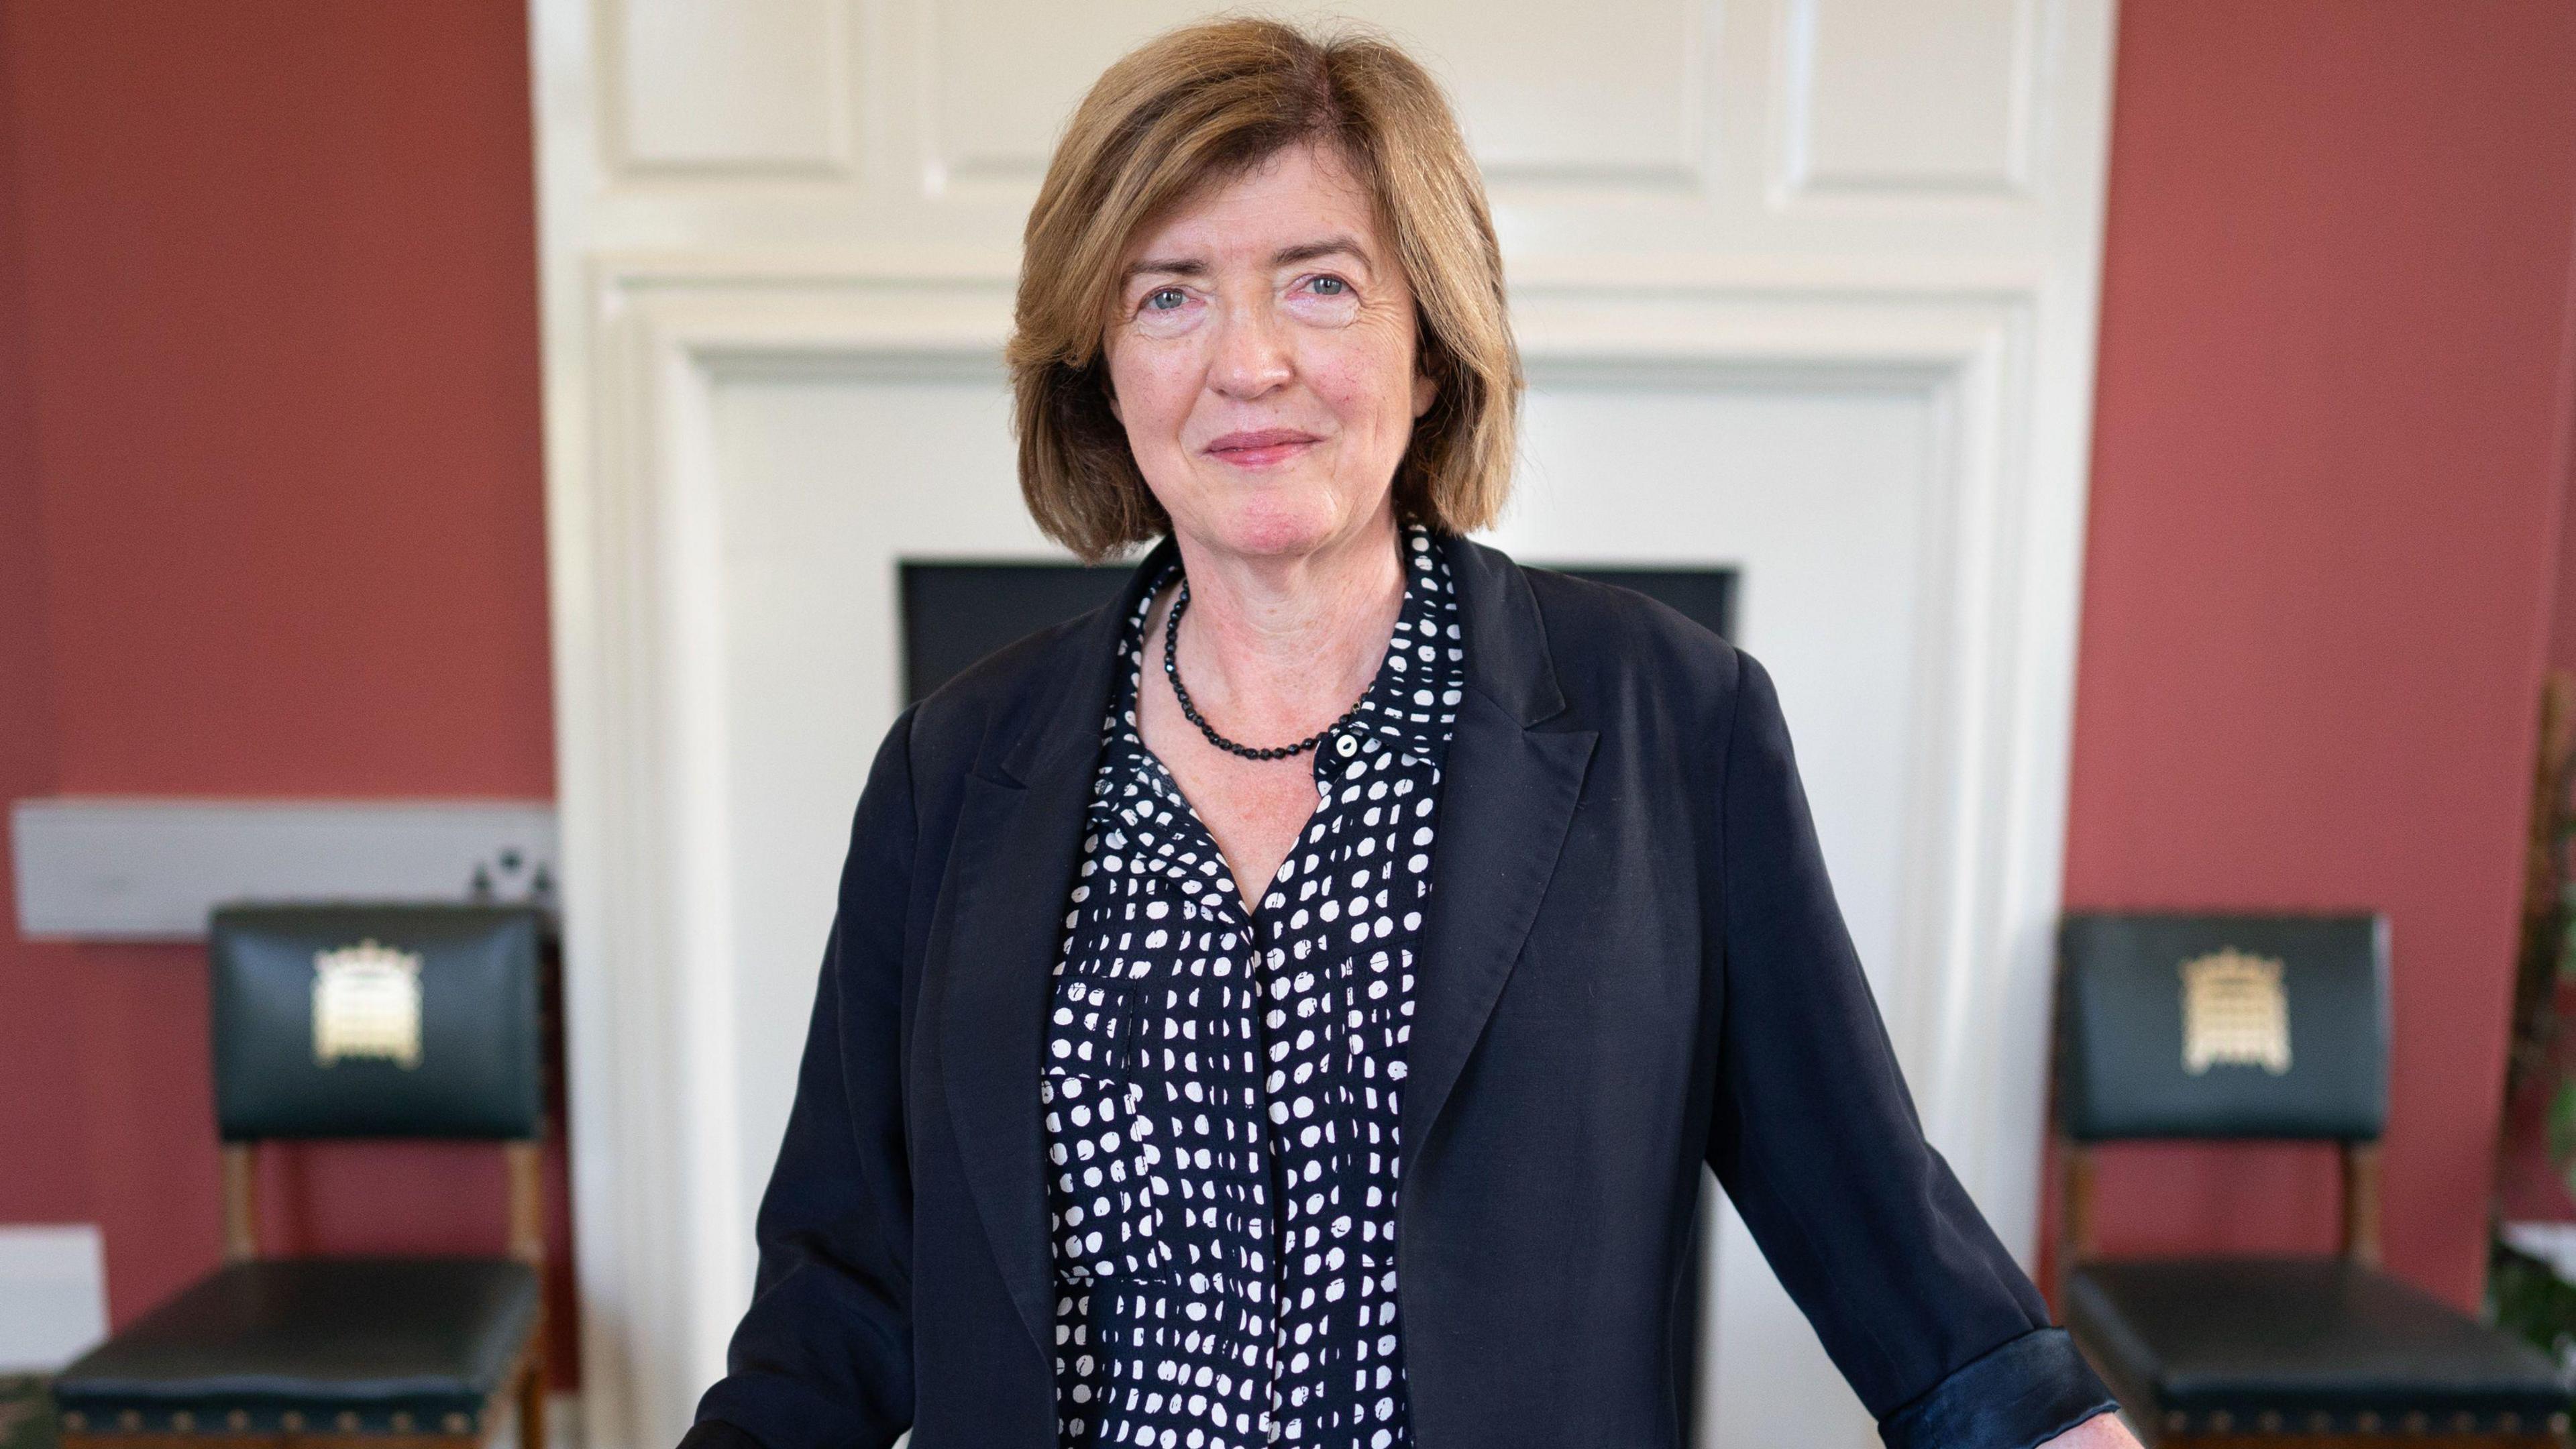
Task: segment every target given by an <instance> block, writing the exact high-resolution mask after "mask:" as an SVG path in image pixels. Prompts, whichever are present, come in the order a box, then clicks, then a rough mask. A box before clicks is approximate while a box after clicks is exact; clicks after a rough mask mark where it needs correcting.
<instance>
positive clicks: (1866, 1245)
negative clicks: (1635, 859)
mask: <svg viewBox="0 0 2576 1449" xmlns="http://www.w3.org/2000/svg"><path fill="white" fill-rule="evenodd" d="M1737 658H1738V660H1739V661H1740V670H1739V674H1738V679H1737V688H1736V691H1735V713H1734V720H1733V726H1732V729H1731V731H1730V734H1729V738H1728V743H1727V747H1726V748H1727V755H1726V762H1725V771H1724V779H1723V785H1722V789H1723V792H1724V800H1723V821H1722V826H1721V829H1722V845H1721V849H1722V851H1723V854H1724V859H1723V862H1722V869H1723V885H1722V891H1721V894H1722V899H1723V911H1724V946H1723V952H1724V960H1723V962H1722V971H1723V984H1722V988H1721V989H1722V993H1723V994H1722V997H1721V1001H1722V1008H1721V1009H1722V1012H1723V1015H1722V1024H1721V1029H1720V1030H1721V1039H1720V1044H1719V1054H1720V1055H1719V1074H1718V1084H1717V1101H1716V1110H1715V1114H1714V1116H1713V1117H1712V1119H1711V1123H1710V1129H1709V1141H1708V1161H1709V1165H1710V1166H1711V1167H1712V1168H1714V1169H1715V1170H1716V1172H1717V1176H1718V1180H1719V1181H1720V1182H1721V1183H1722V1184H1724V1186H1725V1188H1726V1192H1727V1196H1728V1197H1729V1198H1730V1199H1732V1200H1733V1201H1734V1203H1735V1205H1736V1208H1737V1210H1738V1211H1739V1212H1741V1213H1742V1214H1743V1217H1744V1221H1745V1225H1746V1226H1747V1227H1749V1228H1750V1229H1751V1230H1752V1232H1753V1236H1754V1240H1755V1241H1756V1242H1757V1243H1759V1244H1760V1245H1761V1248H1762V1252H1763V1256H1765V1257H1766V1258H1768V1259H1769V1260H1770V1263H1771V1266H1772V1269H1773V1271H1774V1272H1776V1273H1777V1274H1778V1275H1779V1277H1780V1281H1781V1283H1782V1284H1783V1285H1784V1286H1785V1287H1787V1289H1788V1290H1789V1293H1790V1296H1791V1297H1792V1298H1794V1299H1795V1300H1796V1301H1797V1304H1798V1306H1799V1308H1800V1309H1802V1310H1803V1311H1804V1312H1805V1313H1806V1316H1807V1319H1808V1321H1809V1322H1810V1323H1812V1324H1813V1325H1814V1326H1815V1329H1816V1333H1817V1335H1818V1337H1820V1338H1821V1339H1822V1340H1823V1341H1824V1346H1825V1351H1826V1352H1827V1353H1828V1354H1830V1355H1832V1357H1833V1360H1834V1364H1835V1366H1836V1367H1837V1368H1839V1369H1840V1370H1841V1371H1842V1373H1843V1376H1844V1377H1845V1378H1846V1379H1848V1380H1849V1381H1850V1383H1851V1386H1852V1388H1853V1390H1854V1392H1856V1393H1857V1394H1859V1396H1860V1399H1861V1402H1862V1403H1864V1404H1865V1405H1867V1406H1868V1408H1869V1411H1870V1413H1872V1414H1873V1415H1875V1416H1877V1418H1878V1421H1879V1433H1880V1436H1881V1437H1882V1438H1883V1439H1885V1440H1886V1442H1887V1443H1888V1445H1889V1446H1890V1449H2029V1446H2032V1445H2036V1444H2041V1443H2044V1442H2046V1441H2047V1440H2048V1439H2050V1438H2052V1437H2054V1436H2056V1435H2057V1434H2060V1433H2063V1432H2064V1431H2066V1430H2068V1429H2071V1428H2073V1427H2074V1426H2075V1425H2077V1424H2078V1423H2081V1422H2082V1421H2084V1420H2086V1419H2089V1418H2091V1417H2093V1416H2094V1415H2096V1414H2099V1413H2102V1412H2104V1411H2106V1410H2108V1409H2110V1408H2112V1407H2113V1404H2112V1400H2111V1396H2110V1394H2109V1393H2108V1392H2107V1391H2105V1389H2104V1387H2103V1385H2102V1382H2101V1380H2099V1379H2098V1378H2096V1377H2095V1376H2094V1374H2093V1372H2092V1370H2091V1369H2090V1368H2088V1367H2087V1366H2086V1365H2085V1363H2084V1360H2083V1358H2082V1356H2081V1355H2080V1354H2078V1352H2077V1351H2076V1349H2075V1347H2074V1344H2073V1343H2072V1341H2071V1340H2070V1339H2069V1338H2068V1337H2067V1335H2066V1332H2065V1330H2064V1329H2061V1328H2055V1327H2051V1326H2050V1323H2049V1317H2048V1307H2047V1304H2046V1303H2045V1301H2044V1300H2042V1299H2041V1297H2040V1295H2039V1291H2038V1289H2036V1288H2035V1287H2033V1286H2032V1284H2031V1282H2030V1279H2029V1277H2028V1276H2027V1275H2025V1274H2024V1273H2023V1272H2022V1271H2021V1269H2020V1267H2019V1266H2018V1265H2016V1264H2015V1263H2014V1262H2013V1259H2012V1256H2011V1254H2009V1253H2007V1252H2006V1251H2005V1250H2004V1246H2003V1244H2002V1243H2001V1242H2000V1241H1998V1240H1997V1238H1996V1237H1995V1234H1994V1231H1993V1230H1992V1229H1991V1228H1990V1227H1989V1226H1988V1225H1987V1223H1986V1221H1985V1219H1984V1217H1983V1216H1981V1215H1980V1214H1979V1213H1978V1211H1977V1208H1976V1205H1975V1204H1974V1203H1972V1202H1971V1201H1969V1199H1968V1195H1967V1193H1966V1191H1965V1190H1964V1189H1962V1188H1961V1187H1960V1185H1959V1182H1958V1179H1957V1178H1956V1177H1954V1176H1953V1175H1952V1174H1951V1172H1950V1168H1949V1164H1947V1163H1946V1162H1944V1161H1943V1160H1942V1158H1941V1154H1940V1153H1939V1152H1937V1151H1935V1150H1934V1149H1933V1147H1932V1146H1931V1144H1930V1143H1928V1142H1926V1141H1925V1140H1924V1138H1923V1130H1922V1125H1921V1122H1920V1121H1919V1119H1918V1118H1917V1117H1916V1115H1915V1110H1914V1103H1913V1099H1912V1098H1911V1096H1909V1095H1908V1093H1907V1091H1906V1087H1905V1081H1904V1078H1903V1076H1902V1075H1901V1074H1900V1072H1899V1071H1898V1068H1897V1062H1896V1053H1895V1051H1894V1049H1893V1047H1892V1046H1891V1045H1890V1044H1889V1041H1888V1037H1887V1031H1886V1028H1885V1026H1884V1024H1883V1023H1882V1022H1881V1020H1880V1018H1879V1014H1878V1009H1877V1006H1876V1004H1875V1002H1874V1001H1873V999H1872V998H1871V995H1870V990H1869V982H1868V980H1867V979H1866V978H1865V977H1864V976H1863V975H1862V973H1861V964H1860V958H1859V955H1858V953H1857V952H1855V951H1854V949H1853V947H1852V943H1851V936H1850V933H1849V932H1848V931H1847V930H1846V929H1845V927H1844V924H1843V919H1842V913H1841V910H1840V908H1839V907H1838V906H1836V904H1835V902H1834V895H1833V888H1832V886H1831V884H1830V883H1829V882H1828V881H1827V880H1826V877H1825V863H1824V856H1823V853H1822V851H1821V850H1819V848H1818V846H1817V841H1816V832H1815V825H1814V822H1813V820H1812V819H1811V818H1810V815H1809V812H1808V808H1807V799H1806V793H1805V790H1804V789H1803V787H1802V786H1801V785H1800V784H1799V781H1798V770H1797V762H1796V760H1795V758H1794V757H1793V756H1792V754H1791V752H1790V747H1789V731H1788V726H1787V723H1786V722H1785V721H1784V720H1783V719H1782V718H1781V714H1780V701H1779V697H1778V695H1777V693H1776V692H1775V691H1774V690H1773V688H1772V684H1771V679H1770V676H1769V674H1768V673H1767V672H1766V671H1765V670H1764V669H1763V668H1762V666H1761V665H1760V664H1759V663H1757V662H1755V661H1754V659H1753V657H1752V656H1750V655H1747V654H1743V653H1741V652H1739V653H1738V655H1737Z"/></svg>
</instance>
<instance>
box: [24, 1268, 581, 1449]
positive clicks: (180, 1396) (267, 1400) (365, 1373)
mask: <svg viewBox="0 0 2576 1449" xmlns="http://www.w3.org/2000/svg"><path fill="white" fill-rule="evenodd" d="M537 1304H538V1288H537V1275H536V1274H535V1272H534V1271H532V1270H531V1269H530V1268H529V1267H528V1266H527V1265H526V1264H523V1263H517V1262H511V1261H507V1260H501V1259H489V1258H303V1259H280V1260H272V1261H266V1262H254V1263H238V1264H235V1265H233V1266H231V1267H228V1268H225V1269H222V1270H221V1271H219V1272H216V1273H214V1274H211V1275H209V1276H208V1277H206V1278H203V1279H200V1280H199V1281H198V1282H197V1283H196V1284H195V1285H193V1286H192V1287H190V1288H189V1289H188V1290H187V1291H186V1292H184V1293H182V1294H180V1295H179V1296H178V1297H176V1298H174V1299H172V1300H170V1301H169V1302H168V1303H165V1304H163V1305H162V1306H161V1307H159V1308H157V1309H154V1310H153V1311H152V1312H151V1313H150V1314H148V1315H146V1316H145V1317H144V1318H143V1319H141V1320H140V1321H139V1322H137V1323H135V1324H134V1325H133V1326H131V1327H129V1328H127V1329H126V1330H125V1331H124V1332H122V1333H119V1334H117V1335H116V1336H115V1337H113V1338H111V1339H109V1340H108V1341H107V1342H106V1343H104V1344H101V1345H100V1346H99V1347H98V1348H96V1349H93V1350H91V1351H90V1352H89V1353H88V1354H86V1355H84V1356H82V1357H81V1358H80V1359H79V1360H78V1361H76V1362H74V1363H73V1364H72V1365H71V1366H70V1367H69V1368H67V1369H65V1370H63V1372H62V1374H61V1376H60V1377H58V1378H56V1379H55V1381H54V1401H55V1404H56V1407H57V1408H58V1409H60V1410H61V1412H62V1414H63V1426H64V1428H65V1429H67V1430H70V1431H72V1432H75V1433H88V1434H109V1433H171V1432H179V1433H186V1432H191V1431H200V1432H212V1431H221V1430H229V1431H232V1432H235V1433H242V1432H250V1433H296V1432H312V1433H330V1432H338V1433H352V1432H355V1433H422V1434H436V1433H448V1434H461V1433H479V1432H480V1431H481V1430H482V1428H483V1427H484V1418H483V1411H484V1407H485V1405H486V1403H487V1402H488V1401H489V1400H491V1399H492V1397H493V1395H494V1393H495V1392H496V1391H497V1390H499V1389H500V1388H501V1387H502V1386H503V1383H504V1380H505V1379H506V1377H507V1376H508V1374H509V1372H510V1369H511V1366H512V1365H513V1364H514V1363H515V1362H516V1361H517V1359H518V1357H519V1355H520V1352H521V1351H522V1349H523V1348H524V1347H525V1346H526V1344H527V1341H528V1337H529V1335H530V1333H531V1332H532V1331H533V1330H534V1329H535V1327H536V1323H537Z"/></svg>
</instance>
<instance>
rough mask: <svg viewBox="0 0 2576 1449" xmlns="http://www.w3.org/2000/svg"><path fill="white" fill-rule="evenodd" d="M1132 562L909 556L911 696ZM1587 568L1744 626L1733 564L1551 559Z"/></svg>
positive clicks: (1036, 625)
mask: <svg viewBox="0 0 2576 1449" xmlns="http://www.w3.org/2000/svg"><path fill="white" fill-rule="evenodd" d="M1134 567H1135V566H1134V565H1133V564H1131V563H1117V564H1095V565H1083V564H1075V563H978V562H974V561H972V560H927V559H907V560H904V561H903V562H902V563H901V564H900V565H898V569H899V572H900V576H901V589H902V599H903V683H904V699H905V701H906V702H907V703H909V702H911V701H913V700H918V699H920V698H921V697H922V696H924V695H926V694H928V693H930V692H931V691H932V690H934V689H937V688H938V687H939V686H940V685H942V684H945V683H947V682H948V680H949V679H950V678H951V677H953V676H955V675H956V674H957V673H958V672H959V671H960V670H963V669H964V668H965V667H966V666H967V665H970V664H972V663H974V662H975V661H976V660H978V659H981V658H983V657H984V656H985V655H987V654H990V653H992V652H993V651H994V650H996V649H999V648H1001V647H1002V646H1003V645H1005V644H1008V643H1011V642H1012V641H1014V640H1016V639H1019V638H1021V637H1022V636H1024V635H1028V634H1031V633H1034V632H1036V631H1037V630H1040V629H1043V628H1045V627H1047V626H1048V625H1050V624H1055V623H1060V622H1062V621H1064V620H1066V619H1070V618H1072V617H1073V616H1075V615H1076V614H1080V613H1082V612H1084V611H1085V610H1087V609H1091V608H1095V607H1097V606H1099V605H1101V604H1105V603H1109V602H1112V601H1114V600H1115V599H1116V598H1117V597H1118V591H1119V589H1120V588H1121V587H1122V586H1123V585H1124V584H1125V583H1126V581H1127V576H1128V574H1129V573H1131V572H1132V571H1133V570H1134ZM1541 567H1555V568H1559V569H1560V570H1561V571H1562V572H1564V573H1569V574H1572V575H1574V576H1576V577H1577V578H1586V579H1594V580H1598V581H1599V582H1602V583H1605V584H1617V585H1619V586H1620V587H1622V588H1628V589H1634V590H1636V591H1637V592H1638V593H1641V594H1644V595H1646V596H1647V597H1648V598H1651V599H1657V600H1660V601H1661V602H1663V603H1665V604H1668V605H1670V606H1672V607H1673V608H1674V609H1677V610H1679V611H1680V612H1681V613H1682V614H1683V615H1684V616H1686V617H1688V618H1690V619H1692V620H1694V621H1696V622H1697V623H1698V624H1700V625H1701V626H1702V627H1704V628H1706V629H1708V630H1709V631H1710V632H1711V633H1714V634H1717V635H1719V636H1721V637H1726V638H1732V637H1734V631H1735V593H1736V588H1735V585H1736V571H1735V570H1734V569H1732V568H1704V569H1691V568H1629V567H1624V566H1613V565H1599V566H1594V565H1577V564H1568V565H1561V566H1560V565H1541Z"/></svg>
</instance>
